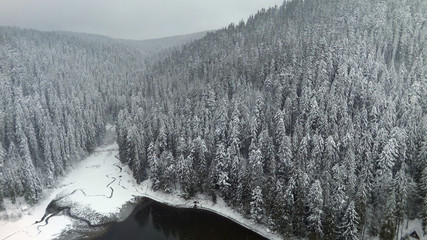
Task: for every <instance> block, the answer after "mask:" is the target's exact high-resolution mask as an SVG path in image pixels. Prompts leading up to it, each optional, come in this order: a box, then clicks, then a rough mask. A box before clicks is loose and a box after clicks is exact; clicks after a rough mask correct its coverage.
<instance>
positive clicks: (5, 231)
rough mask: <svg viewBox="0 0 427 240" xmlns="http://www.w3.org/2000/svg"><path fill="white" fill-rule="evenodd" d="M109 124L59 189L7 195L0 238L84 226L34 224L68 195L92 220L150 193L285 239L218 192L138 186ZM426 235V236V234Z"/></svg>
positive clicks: (55, 221) (53, 221)
mask: <svg viewBox="0 0 427 240" xmlns="http://www.w3.org/2000/svg"><path fill="white" fill-rule="evenodd" d="M108 129H109V134H107V138H109V140H107V142H109V144H107V145H106V146H102V147H99V148H97V149H96V150H95V152H94V153H93V154H92V155H90V156H89V157H87V158H86V159H84V160H82V161H81V162H79V163H78V164H76V166H74V168H73V169H72V170H71V171H70V172H69V173H68V174H67V175H66V176H65V177H63V178H62V179H60V180H58V182H59V184H58V187H57V188H55V189H50V190H46V191H45V195H44V198H43V200H42V201H40V202H39V203H38V204H37V205H35V206H33V207H29V206H28V205H27V204H25V202H24V201H23V199H22V198H20V199H18V201H17V203H16V204H12V203H10V201H7V200H6V202H5V205H6V206H5V207H6V211H4V212H0V240H5V239H8V240H13V239H19V240H22V239H34V240H38V239H40V240H46V239H54V238H58V237H59V238H60V236H61V233H63V232H65V231H67V230H69V229H73V228H78V227H79V226H82V222H81V221H77V220H74V219H72V218H70V217H68V216H66V215H61V214H60V215H56V216H53V217H51V218H50V219H49V223H48V224H47V225H46V224H45V222H41V223H37V224H35V222H36V221H39V220H40V219H41V218H42V217H43V215H44V214H45V209H46V207H47V206H48V204H49V203H50V202H51V201H52V200H53V199H56V198H58V197H63V196H65V197H64V198H63V199H61V200H60V201H58V203H59V205H62V206H71V210H70V212H71V213H72V214H73V215H75V216H79V217H82V218H84V219H87V220H89V221H90V222H91V224H100V223H104V222H108V221H111V220H122V219H125V218H126V217H127V216H128V214H130V212H129V211H128V212H123V211H122V208H123V207H124V205H125V204H126V203H128V202H132V201H133V200H134V199H135V197H148V198H151V199H153V200H155V201H158V202H161V203H164V204H167V205H170V206H175V207H181V208H192V207H193V206H194V204H193V202H194V201H198V202H199V204H198V207H199V208H201V209H205V210H208V211H211V212H215V213H217V214H219V215H222V216H224V217H226V218H229V219H231V220H233V221H235V222H237V223H239V224H241V225H243V226H245V227H246V228H249V229H251V230H253V231H255V232H257V233H259V234H260V235H262V236H265V237H266V238H268V239H282V237H281V236H280V235H278V234H275V233H272V232H271V231H270V230H269V229H268V228H267V227H266V226H264V225H260V224H256V223H254V222H253V221H252V220H251V219H247V218H245V217H243V216H242V215H241V214H240V213H238V212H236V211H234V210H233V209H231V208H230V207H228V206H227V204H226V203H225V202H224V201H223V200H222V199H221V198H219V197H218V199H217V203H216V204H213V203H212V202H211V201H210V198H209V197H207V196H204V195H197V196H196V197H194V198H193V199H190V200H184V199H183V198H182V197H180V195H181V193H180V192H179V191H175V192H172V193H169V194H167V193H163V192H160V191H157V192H154V191H152V190H151V188H150V186H151V182H150V181H149V180H147V181H144V182H142V183H141V184H139V185H138V184H137V183H136V181H135V179H134V178H133V177H132V173H131V171H130V169H129V168H128V167H127V166H125V165H123V164H122V163H120V161H119V160H118V159H117V154H118V146H117V144H116V143H113V139H114V128H113V127H111V126H108ZM110 187H111V188H110ZM413 229H417V230H418V231H420V230H421V221H420V220H415V221H410V222H409V227H408V229H407V230H403V232H404V233H403V234H402V235H405V233H407V232H410V231H413ZM419 234H420V233H419ZM421 238H422V239H426V237H425V236H424V237H423V236H421Z"/></svg>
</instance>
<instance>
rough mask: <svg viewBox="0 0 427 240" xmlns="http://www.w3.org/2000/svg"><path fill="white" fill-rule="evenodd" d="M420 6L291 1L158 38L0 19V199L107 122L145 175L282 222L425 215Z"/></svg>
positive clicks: (31, 192) (35, 185)
mask: <svg viewBox="0 0 427 240" xmlns="http://www.w3.org/2000/svg"><path fill="white" fill-rule="evenodd" d="M426 16H427V2H426V1H423V0H411V1H406V0H389V1H382V0H304V1H303V0H291V1H287V2H285V3H284V4H283V5H282V6H280V7H276V8H271V9H268V10H261V11H259V12H258V13H257V14H256V15H254V16H251V17H249V19H248V20H247V21H242V22H241V23H239V24H238V25H233V24H232V25H230V26H228V27H226V28H224V29H221V30H218V31H215V32H209V33H207V34H206V36H205V37H203V38H201V39H198V40H195V41H193V42H191V43H188V44H185V45H184V46H183V47H179V48H175V49H172V50H164V51H161V50H162V49H161V47H160V46H163V48H164V46H165V45H169V46H172V45H173V44H172V42H173V41H171V42H169V41H166V42H165V43H163V45H160V44H159V45H156V43H153V42H150V43H147V42H134V41H124V40H113V39H109V38H104V37H93V36H87V35H79V34H70V33H59V32H56V33H55V32H53V33H46V32H38V31H33V30H21V29H15V28H0V170H1V171H0V172H1V174H2V177H1V178H0V202H1V199H2V198H3V197H7V198H12V199H13V198H15V197H17V196H25V198H26V199H27V201H29V202H35V201H37V200H38V198H39V196H40V192H41V190H42V189H43V188H45V187H49V186H52V185H53V184H54V183H55V179H56V177H57V176H60V175H62V174H63V172H64V171H65V169H67V167H68V166H69V165H70V164H71V162H73V161H76V159H79V156H82V155H85V154H87V153H89V152H90V151H91V150H92V149H93V148H94V147H96V146H97V145H98V143H99V140H100V139H101V137H102V135H103V133H104V131H105V124H106V123H107V122H110V123H116V125H117V141H118V144H119V150H120V160H121V161H122V162H123V163H126V164H128V165H129V167H130V168H131V169H132V171H133V174H134V177H135V178H136V179H137V181H138V182H141V181H143V180H145V179H148V178H150V179H151V181H152V182H153V188H154V190H157V191H165V192H169V191H171V190H172V189H180V190H182V191H183V192H184V196H183V197H184V198H191V197H192V196H194V195H195V194H196V193H202V194H206V195H210V196H211V197H212V201H215V199H216V197H217V196H220V197H221V198H223V199H224V200H225V201H226V202H227V203H228V204H229V206H231V207H233V208H234V209H236V210H238V211H240V212H241V213H242V214H244V215H245V216H247V217H249V218H252V219H253V220H254V221H256V222H260V223H264V224H267V225H268V226H269V228H271V229H273V230H275V231H277V232H280V233H281V234H283V236H285V237H290V236H296V237H307V238H309V239H362V238H364V237H366V236H378V237H379V238H380V239H393V237H395V234H396V232H398V231H399V229H398V228H399V227H400V225H401V224H403V223H404V222H405V221H406V220H407V219H413V218H421V219H424V224H427V222H426V221H427V220H426V219H427V48H426V47H427V46H426V44H427V19H426ZM193 38H197V37H195V36H194V37H193ZM185 40H188V39H185ZM182 42H184V39H182ZM159 51H160V52H161V53H159Z"/></svg>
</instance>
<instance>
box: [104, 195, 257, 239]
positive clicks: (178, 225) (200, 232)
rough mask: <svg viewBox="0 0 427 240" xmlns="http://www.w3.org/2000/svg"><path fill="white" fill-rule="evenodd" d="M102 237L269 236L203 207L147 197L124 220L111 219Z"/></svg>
mask: <svg viewBox="0 0 427 240" xmlns="http://www.w3.org/2000/svg"><path fill="white" fill-rule="evenodd" d="M107 226H108V230H107V231H105V232H104V234H103V235H102V236H99V237H97V238H96V239H99V240H123V239H128V240H132V239H146V240H166V239H167V240H240V239H241V240H265V238H263V237H262V236H260V235H258V234H256V233H254V232H252V231H250V230H248V229H246V228H244V227H242V226H240V225H238V224H236V223H235V222H233V221H231V220H229V219H227V218H224V217H222V216H219V215H217V214H215V213H211V212H208V211H204V210H199V209H180V208H174V207H170V206H167V205H164V204H160V203H157V202H155V201H153V200H149V199H143V200H142V202H141V203H140V204H139V205H138V206H137V207H136V208H135V209H134V211H133V212H132V214H131V215H130V216H129V217H128V218H127V219H126V220H125V221H123V222H117V223H110V224H108V225H107Z"/></svg>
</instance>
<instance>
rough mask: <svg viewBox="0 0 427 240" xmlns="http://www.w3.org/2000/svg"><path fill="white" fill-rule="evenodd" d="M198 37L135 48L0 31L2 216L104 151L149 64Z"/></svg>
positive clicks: (83, 37)
mask: <svg viewBox="0 0 427 240" xmlns="http://www.w3.org/2000/svg"><path fill="white" fill-rule="evenodd" d="M201 36H202V35H201V34H194V35H189V36H185V37H184V36H183V37H176V38H165V39H160V40H155V41H152V40H147V41H139V42H137V41H125V40H113V39H110V38H106V37H102V36H96V35H87V34H75V33H67V32H50V33H48V32H39V31H35V30H22V29H17V28H9V27H0V176H1V177H0V209H1V202H2V198H3V197H9V198H11V199H12V200H13V201H14V200H15V198H16V197H18V196H25V198H26V200H27V201H28V202H30V203H34V202H36V201H37V200H38V199H39V198H40V197H41V195H40V194H41V190H42V188H43V187H45V186H47V187H50V186H52V185H53V184H54V182H55V179H56V178H57V177H58V176H61V175H62V174H63V173H64V171H65V170H66V169H67V168H68V167H69V165H71V164H72V163H73V162H76V161H77V160H78V159H80V158H81V157H82V156H84V155H86V154H87V153H89V152H91V150H93V148H94V147H96V146H97V145H98V144H99V141H100V139H101V137H102V135H103V133H104V131H105V124H106V122H114V121H115V118H116V116H117V113H118V111H119V110H120V109H122V108H123V106H125V105H126V96H129V95H130V89H129V87H131V86H132V83H133V82H136V81H137V79H138V76H139V74H140V73H141V72H144V71H145V66H146V64H147V61H146V58H147V57H150V58H152V59H158V58H160V57H159V56H157V55H156V54H157V53H158V52H161V51H162V50H163V49H166V48H169V47H172V46H174V45H176V44H179V43H183V42H186V41H189V40H191V39H195V38H198V37H201Z"/></svg>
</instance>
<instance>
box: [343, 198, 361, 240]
mask: <svg viewBox="0 0 427 240" xmlns="http://www.w3.org/2000/svg"><path fill="white" fill-rule="evenodd" d="M358 225H359V216H358V215H357V212H356V209H355V205H354V202H353V201H350V203H349V204H348V207H347V209H346V210H345V213H344V216H343V218H342V221H341V223H340V227H339V236H338V239H343V240H358V239H360V237H359V231H358Z"/></svg>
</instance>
